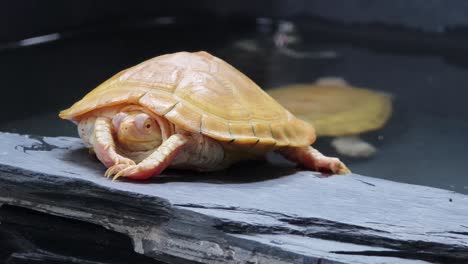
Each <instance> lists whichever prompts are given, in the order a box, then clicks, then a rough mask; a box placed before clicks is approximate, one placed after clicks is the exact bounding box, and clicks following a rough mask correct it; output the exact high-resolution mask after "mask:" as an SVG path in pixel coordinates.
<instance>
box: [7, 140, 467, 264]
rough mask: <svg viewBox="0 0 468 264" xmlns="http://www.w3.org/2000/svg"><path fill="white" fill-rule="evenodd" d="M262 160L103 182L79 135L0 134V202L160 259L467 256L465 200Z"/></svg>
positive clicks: (459, 259) (419, 259)
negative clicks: (99, 229) (117, 238)
mask: <svg viewBox="0 0 468 264" xmlns="http://www.w3.org/2000/svg"><path fill="white" fill-rule="evenodd" d="M269 160H270V162H269V163H242V164H239V165H236V166H234V167H232V168H230V169H228V170H225V171H221V172H216V173H207V174H195V173H192V172H184V171H167V172H165V173H164V175H161V176H160V177H155V178H153V179H151V180H150V181H147V182H130V181H115V182H113V181H110V180H108V179H106V178H105V177H103V176H102V175H103V173H104V171H105V168H104V167H103V166H102V165H101V164H100V163H99V162H98V161H97V160H95V159H93V158H92V157H90V156H89V155H88V153H87V151H86V149H84V147H83V145H82V144H81V141H80V140H79V139H77V138H68V137H57V138H47V137H38V136H21V135H17V134H8V133H1V134H0V203H3V204H7V205H13V206H20V207H25V208H29V209H33V210H36V211H41V212H45V213H49V214H53V215H59V216H64V217H68V218H73V219H77V220H80V221H84V222H89V223H94V224H97V225H100V226H103V227H105V228H107V229H110V230H113V231H116V232H119V233H122V234H125V235H126V236H128V237H130V239H131V240H132V242H133V247H134V250H135V251H136V252H138V253H141V254H144V255H146V256H150V257H153V258H155V259H157V260H160V261H164V262H168V263H197V262H201V263H322V264H323V263H426V262H437V263H467V262H468V196H465V195H462V194H458V193H454V192H450V191H445V190H440V189H435V188H430V187H422V186H416V185H408V184H402V183H396V182H390V181H385V180H379V179H374V178H370V177H365V176H360V175H354V174H353V175H349V176H344V177H340V176H336V177H329V178H326V177H322V176H321V175H319V174H317V173H314V172H309V171H300V170H298V169H296V168H295V167H294V166H292V165H291V164H290V163H288V162H286V161H284V160H282V159H280V158H279V157H277V156H274V155H272V156H270V157H269ZM0 213H1V214H3V212H2V208H0ZM0 226H1V224H0Z"/></svg>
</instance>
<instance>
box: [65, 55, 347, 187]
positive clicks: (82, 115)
mask: <svg viewBox="0 0 468 264" xmlns="http://www.w3.org/2000/svg"><path fill="white" fill-rule="evenodd" d="M59 116H60V118H62V119H66V120H71V121H73V122H74V123H75V124H77V127H78V133H79V136H80V137H81V138H82V140H83V142H84V144H85V145H86V146H87V147H88V148H89V149H90V151H91V152H93V153H94V154H95V155H96V156H97V158H98V159H99V160H100V161H101V162H102V163H103V164H104V165H105V166H106V167H107V168H108V169H107V170H106V172H105V176H107V177H112V176H113V179H114V180H115V179H117V178H119V177H126V178H129V179H134V180H144V179H148V178H150V177H152V176H156V175H159V174H161V173H162V171H164V170H165V169H166V168H177V169H190V170H194V171H202V172H203V171H214V170H221V169H225V168H227V167H229V166H230V165H232V164H234V163H235V162H238V161H241V160H250V159H261V158H263V157H265V154H266V153H267V152H270V151H276V152H277V153H280V154H281V155H283V156H284V157H285V158H287V159H289V160H291V161H293V162H297V163H298V164H299V165H302V166H303V167H305V168H306V169H310V170H319V171H323V172H328V173H332V174H347V173H349V172H350V171H349V169H348V168H347V167H346V165H345V164H344V163H343V162H341V161H340V160H339V159H338V158H334V157H327V156H325V155H323V154H321V153H320V152H319V151H318V150H316V149H314V148H313V147H311V146H310V145H311V144H312V143H313V142H314V141H315V133H314V128H313V126H311V125H310V124H308V123H306V122H304V121H302V120H300V119H298V118H296V117H295V116H294V115H292V114H291V113H290V112H289V111H287V110H286V109H285V108H284V107H282V106H281V105H280V104H279V103H278V102H276V101H275V100H274V99H273V98H272V97H270V96H269V95H268V94H267V93H266V92H264V91H263V90H262V89H261V88H260V87H259V86H258V85H257V84H255V83H254V82H253V81H252V80H251V79H250V78H248V77H247V76H246V75H244V74H243V73H241V72H240V71H238V70H237V69H236V68H234V67H233V66H231V65H230V64H228V63H227V62H225V61H224V60H222V59H220V58H218V57H215V56H213V55H211V54H209V53H208V52H205V51H199V52H185V51H181V52H176V53H170V54H164V55H160V56H157V57H154V58H152V59H149V60H146V61H143V62H142V63H139V64H137V65H136V66H133V67H130V68H128V69H125V70H123V71H120V72H119V73H117V74H115V75H114V76H112V77H111V78H110V79H108V80H107V81H105V82H103V83H102V84H100V85H99V86H97V87H96V88H95V89H94V90H92V91H90V92H89V93H88V94H86V95H85V96H84V97H83V98H82V99H81V100H79V101H77V102H76V103H74V104H73V105H72V106H71V107H70V108H68V109H66V110H63V111H61V112H60V113H59Z"/></svg>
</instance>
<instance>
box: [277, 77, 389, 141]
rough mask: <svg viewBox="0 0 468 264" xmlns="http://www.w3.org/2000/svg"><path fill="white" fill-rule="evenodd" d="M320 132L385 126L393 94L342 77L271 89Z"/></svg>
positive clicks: (351, 131)
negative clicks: (373, 89)
mask: <svg viewBox="0 0 468 264" xmlns="http://www.w3.org/2000/svg"><path fill="white" fill-rule="evenodd" d="M268 93H269V94H270V95H271V96H272V97H273V98H275V99H276V100H278V102H279V103H281V104H282V105H283V106H284V107H285V108H286V109H288V110H289V111H291V113H293V114H294V115H296V116H297V117H298V118H300V119H302V120H304V121H307V122H309V123H311V124H313V126H314V128H315V130H316V134H317V136H346V135H356V134H360V133H363V132H367V131H371V130H376V129H379V128H381V127H382V126H383V125H385V123H386V122H387V120H388V119H389V118H390V116H391V113H392V100H391V96H389V95H387V94H384V93H379V92H375V91H372V90H369V89H363V88H357V87H353V86H351V85H349V84H347V83H346V82H345V81H343V80H342V79H339V78H323V79H321V80H320V81H318V82H316V83H309V84H292V85H288V86H283V87H279V88H276V89H272V90H270V91H269V92H268Z"/></svg>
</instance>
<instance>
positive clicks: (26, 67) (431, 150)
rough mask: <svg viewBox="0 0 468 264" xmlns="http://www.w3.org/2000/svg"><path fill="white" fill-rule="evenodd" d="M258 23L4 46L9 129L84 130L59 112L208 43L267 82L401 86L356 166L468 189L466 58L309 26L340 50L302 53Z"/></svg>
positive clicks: (4, 121) (312, 46) (316, 43)
mask: <svg viewBox="0 0 468 264" xmlns="http://www.w3.org/2000/svg"><path fill="white" fill-rule="evenodd" d="M248 26H249V25H247V28H248V30H244V29H242V30H241V29H239V27H237V26H232V25H230V24H228V25H220V24H218V25H212V26H210V27H203V26H199V25H192V27H188V29H187V28H185V27H186V26H184V27H182V26H177V25H174V26H166V27H163V28H161V27H156V28H136V29H134V30H123V31H118V30H115V31H113V30H108V31H105V32H103V33H96V32H92V33H87V34H84V35H83V34H81V35H80V34H78V36H77V37H70V36H69V35H67V34H65V35H64V36H65V38H64V39H59V40H58V41H55V42H51V43H47V44H43V45H37V46H31V47H19V48H18V47H16V48H15V47H13V46H12V47H10V48H4V49H3V50H0V62H1V63H0V77H1V78H2V93H4V96H2V104H1V106H0V108H1V112H0V130H1V131H11V132H18V133H30V134H40V135H48V136H62V135H65V136H77V133H76V131H75V127H74V125H72V124H71V123H69V122H65V121H61V120H59V119H58V117H57V113H58V111H59V110H60V109H63V108H66V107H68V106H69V105H71V104H72V103H73V102H74V101H76V100H78V99H79V98H81V97H82V96H83V95H84V94H85V93H86V92H87V91H89V90H91V89H93V88H94V87H95V86H96V85H98V84H99V83H101V82H102V81H104V80H105V79H107V78H109V77H110V76H112V75H113V74H114V73H116V72H118V71H120V70H121V69H124V68H126V67H129V66H132V65H134V64H136V63H139V62H141V61H142V60H145V59H148V58H151V57H154V56H157V55H160V54H164V53H168V52H174V51H180V50H187V51H197V50H207V51H209V52H211V53H213V54H214V55H216V56H219V57H221V58H223V59H225V60H226V61H228V62H230V63H231V64H233V65H234V66H236V67H238V68H239V69H240V70H241V71H243V72H244V73H246V74H247V75H248V76H249V77H251V78H252V79H253V80H254V81H256V82H257V83H258V84H259V85H260V86H261V87H263V88H265V89H269V88H272V87H276V86H280V85H284V84H289V83H297V82H313V81H314V80H316V79H317V78H320V77H324V76H339V77H342V78H344V79H346V80H347V81H348V82H349V83H351V84H353V85H356V86H361V87H366V88H370V89H374V90H378V91H383V92H387V93H389V94H392V95H393V96H394V113H393V116H392V118H391V120H390V121H389V122H388V124H387V125H386V126H385V128H383V129H381V130H379V131H374V132H369V133H366V134H364V135H363V138H364V139H366V140H368V141H370V142H371V143H373V144H374V145H375V146H377V147H378V152H377V154H376V155H375V156H374V157H372V158H370V159H364V160H355V159H346V158H343V159H344V160H345V161H346V162H347V164H348V165H349V167H350V168H351V170H353V171H354V172H356V173H359V174H363V175H368V176H372V177H378V178H385V179H390V180H395V181H401V182H406V183H414V184H420V185H428V186H435V187H439V188H444V189H448V190H453V191H456V192H461V193H466V194H468V173H467V172H466V169H465V168H466V167H467V165H466V164H467V162H468V152H467V145H468V140H467V138H466V137H467V136H468V117H467V113H468V110H467V108H468V106H467V103H466V102H467V98H468V89H467V86H468V68H466V67H465V66H464V65H463V61H464V59H463V57H460V58H457V60H456V61H457V64H454V63H452V61H453V60H448V59H447V57H442V56H441V55H440V54H439V55H431V54H427V53H426V54H420V53H418V52H417V51H415V52H414V53H412V52H408V51H405V52H401V51H397V50H391V48H388V47H386V48H385V49H379V48H376V47H373V46H371V45H369V46H366V45H359V46H356V45H353V44H351V43H352V42H346V41H339V42H338V41H325V40H323V38H322V37H323V36H321V35H320V34H316V35H313V34H312V35H311V34H305V35H303V36H301V37H302V42H298V43H295V44H294V45H293V46H292V48H294V49H295V50H297V51H308V52H320V51H331V52H332V53H333V54H334V56H331V57H330V56H323V57H320V56H313V57H309V58H298V57H297V56H291V55H287V54H284V52H281V51H280V50H278V48H277V47H275V46H274V44H273V33H274V31H275V27H274V25H269V24H268V23H267V25H266V26H265V25H263V26H259V27H255V25H254V26H253V27H252V28H249V27H248ZM70 35H72V34H70ZM460 61H461V62H462V63H460ZM466 61H468V58H467V60H466ZM329 141H330V139H328V138H321V139H319V141H318V143H317V147H318V148H319V149H321V150H322V151H323V152H324V153H326V154H330V155H336V153H334V151H333V150H332V149H331V148H330V147H329Z"/></svg>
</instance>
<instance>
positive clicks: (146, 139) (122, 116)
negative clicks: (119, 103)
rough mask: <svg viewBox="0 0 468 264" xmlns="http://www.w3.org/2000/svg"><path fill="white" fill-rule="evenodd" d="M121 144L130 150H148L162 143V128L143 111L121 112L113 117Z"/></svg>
mask: <svg viewBox="0 0 468 264" xmlns="http://www.w3.org/2000/svg"><path fill="white" fill-rule="evenodd" d="M112 124H113V127H114V131H115V132H116V133H117V142H118V144H119V146H121V147H123V148H125V149H126V150H129V151H148V150H152V149H155V148H157V147H158V146H159V145H161V143H162V135H161V128H160V127H159V125H158V122H156V120H154V119H153V118H152V117H151V116H149V115H148V114H146V113H142V112H138V111H135V112H133V111H132V112H120V113H118V114H116V115H115V116H114V117H113V119H112Z"/></svg>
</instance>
